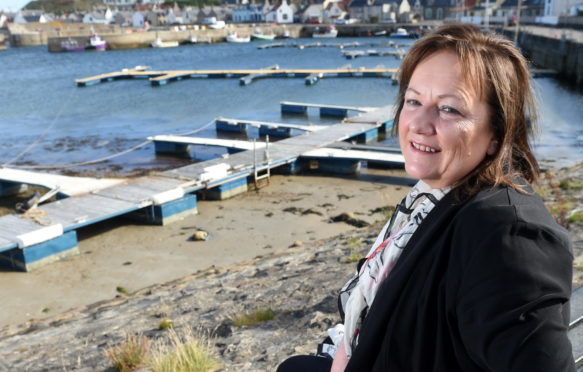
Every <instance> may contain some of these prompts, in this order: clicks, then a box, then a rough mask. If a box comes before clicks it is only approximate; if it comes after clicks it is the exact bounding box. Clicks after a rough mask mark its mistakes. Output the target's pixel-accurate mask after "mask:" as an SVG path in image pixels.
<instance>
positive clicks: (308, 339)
mask: <svg viewBox="0 0 583 372" xmlns="http://www.w3.org/2000/svg"><path fill="white" fill-rule="evenodd" d="M537 192H539V194H541V195H542V196H543V197H544V198H545V201H546V202H547V205H548V207H549V209H550V210H551V211H552V212H553V213H554V214H555V215H556V217H557V218H558V219H559V220H560V222H561V223H562V224H564V225H565V226H567V227H568V229H569V231H570V232H571V234H572V237H573V243H574V255H575V263H574V268H575V270H574V276H573V282H574V286H579V285H580V284H581V283H582V281H583V255H582V253H583V223H582V222H579V219H578V214H579V213H580V211H581V210H582V209H581V208H582V204H581V200H582V192H583V164H578V165H576V166H573V167H570V168H566V169H560V170H556V171H552V172H549V173H548V174H546V175H545V176H544V177H543V179H542V180H541V184H540V186H539V187H538V189H537ZM380 227H381V223H380V222H377V223H375V224H372V225H370V226H366V227H362V228H358V229H354V230H351V231H350V232H347V233H342V234H340V235H337V236H335V237H333V238H330V239H319V240H313V241H310V242H308V243H303V244H302V243H301V242H297V244H295V246H292V247H289V248H283V249H279V250H277V251H273V252H268V253H266V254H265V255H262V256H257V257H255V258H254V259H251V260H245V261H243V262H238V263H235V264H231V265H228V266H223V267H218V266H216V267H215V266H212V267H209V268H207V269H203V270H200V271H198V272H196V273H195V274H192V275H188V276H185V277H183V278H180V279H178V280H174V281H171V282H168V283H164V284H157V285H152V286H149V287H147V288H145V289H142V290H139V291H136V292H134V293H130V294H119V295H118V296H117V297H116V298H114V299H111V300H105V301H101V302H98V303H94V304H92V305H88V306H81V307H78V308H76V309H73V310H71V311H68V312H64V313H61V314H57V315H52V316H49V317H47V318H45V319H41V320H32V321H28V322H25V323H22V324H13V325H8V326H5V327H3V328H2V329H0V371H55V370H63V371H112V369H111V365H110V363H109V361H108V360H107V359H106V357H105V356H104V354H103V353H104V350H106V349H107V348H109V347H112V346H115V345H117V344H119V343H120V342H121V341H122V340H124V338H125V335H126V333H132V334H136V333H142V334H143V335H145V336H147V337H149V338H151V339H153V340H161V339H164V338H165V337H167V335H168V330H167V329H160V322H161V321H162V320H163V319H169V320H171V321H172V323H173V324H174V329H175V330H176V331H177V332H178V333H179V334H180V333H181V332H185V331H186V330H188V329H191V330H194V331H195V332H202V333H203V334H206V335H209V336H210V345H211V347H212V349H213V351H214V353H215V355H216V357H217V358H218V359H219V360H220V362H221V364H222V367H221V368H222V369H221V370H223V371H274V370H275V367H276V366H277V364H278V363H279V362H280V361H282V360H284V359H285V358H286V357H287V356H289V355H293V354H298V353H313V352H314V351H315V348H316V345H317V343H319V342H320V341H321V340H322V339H323V338H324V337H325V334H326V330H327V328H329V327H330V326H331V325H333V324H335V323H336V322H337V321H338V313H337V305H336V295H337V289H338V288H339V287H340V285H341V284H343V283H344V282H345V280H346V279H347V278H348V277H349V276H350V275H351V274H352V272H353V270H354V263H353V262H350V261H352V260H351V259H348V258H349V257H352V256H353V255H354V254H355V253H364V252H366V251H367V249H368V247H369V246H370V244H372V242H373V240H374V239H375V237H376V234H377V232H378V231H379V229H380ZM63 295H66V294H63ZM255 310H271V311H273V313H274V314H275V317H274V318H273V319H272V320H268V321H265V322H262V323H260V324H258V325H256V326H249V327H238V326H235V325H234V324H233V319H234V318H236V317H237V316H238V315H240V314H244V313H248V312H252V311H255ZM5 311H18V310H17V309H11V310H7V309H5Z"/></svg>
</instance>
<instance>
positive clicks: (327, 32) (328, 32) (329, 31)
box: [312, 25, 338, 38]
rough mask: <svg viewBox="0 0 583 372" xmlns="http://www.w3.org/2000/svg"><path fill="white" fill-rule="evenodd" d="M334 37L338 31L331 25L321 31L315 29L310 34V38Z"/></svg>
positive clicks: (317, 28) (318, 28)
mask: <svg viewBox="0 0 583 372" xmlns="http://www.w3.org/2000/svg"><path fill="white" fill-rule="evenodd" d="M336 36H338V30H337V29H336V27H334V26H331V25H330V26H327V27H326V28H324V30H323V31H322V30H321V29H320V27H316V30H315V31H314V33H313V34H312V37H314V38H334V37H336Z"/></svg>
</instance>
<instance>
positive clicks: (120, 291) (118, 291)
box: [115, 286, 130, 295]
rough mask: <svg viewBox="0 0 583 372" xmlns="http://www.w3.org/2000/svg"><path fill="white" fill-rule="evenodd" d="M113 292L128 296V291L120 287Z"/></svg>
mask: <svg viewBox="0 0 583 372" xmlns="http://www.w3.org/2000/svg"><path fill="white" fill-rule="evenodd" d="M115 290H116V291H117V293H121V294H124V295H129V294H130V291H128V290H127V289H125V288H124V287H122V286H117V287H115Z"/></svg>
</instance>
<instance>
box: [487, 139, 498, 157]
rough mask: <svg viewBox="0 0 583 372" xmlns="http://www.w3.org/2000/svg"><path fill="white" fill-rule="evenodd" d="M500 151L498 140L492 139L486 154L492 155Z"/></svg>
mask: <svg viewBox="0 0 583 372" xmlns="http://www.w3.org/2000/svg"><path fill="white" fill-rule="evenodd" d="M496 152H498V140H495V139H492V140H491V141H490V144H489V145H488V149H487V150H486V154H488V155H490V156H492V155H494V154H496Z"/></svg>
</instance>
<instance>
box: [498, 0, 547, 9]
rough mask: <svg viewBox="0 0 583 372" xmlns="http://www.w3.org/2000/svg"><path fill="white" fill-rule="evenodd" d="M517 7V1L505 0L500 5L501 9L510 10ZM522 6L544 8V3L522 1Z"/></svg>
mask: <svg viewBox="0 0 583 372" xmlns="http://www.w3.org/2000/svg"><path fill="white" fill-rule="evenodd" d="M517 6H518V0H506V1H504V2H503V3H502V4H501V5H500V7H501V8H512V7H517ZM522 6H530V7H537V6H544V3H543V0H522Z"/></svg>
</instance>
